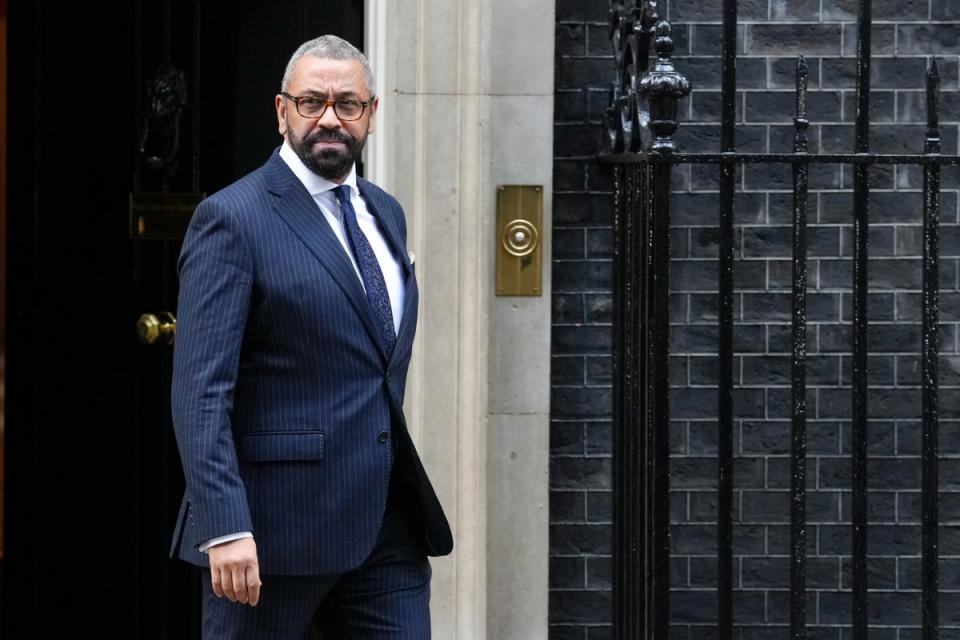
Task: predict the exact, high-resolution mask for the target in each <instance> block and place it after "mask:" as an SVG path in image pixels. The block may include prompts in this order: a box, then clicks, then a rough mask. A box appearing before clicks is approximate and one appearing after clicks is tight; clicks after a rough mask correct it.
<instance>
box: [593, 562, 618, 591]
mask: <svg viewBox="0 0 960 640" xmlns="http://www.w3.org/2000/svg"><path fill="white" fill-rule="evenodd" d="M612 586H613V563H612V562H611V560H610V558H589V559H588V560H587V588H588V589H610V588H611V587H612Z"/></svg>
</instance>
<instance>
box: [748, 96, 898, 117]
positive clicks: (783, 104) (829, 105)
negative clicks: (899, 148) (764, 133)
mask: <svg viewBox="0 0 960 640" xmlns="http://www.w3.org/2000/svg"><path fill="white" fill-rule="evenodd" d="M796 100H797V99H796V95H795V94H794V92H792V91H791V92H783V91H748V92H747V93H746V104H747V106H746V111H745V112H744V117H745V119H746V121H747V122H750V123H755V122H781V123H783V122H786V123H792V122H793V118H794V116H795V115H796ZM892 105H893V103H892V100H891V103H890V119H891V120H892V119H893V106H892ZM807 114H808V117H809V119H810V120H811V121H828V122H836V121H837V120H839V119H840V116H841V113H840V93H839V92H837V91H811V92H809V93H808V94H807Z"/></svg>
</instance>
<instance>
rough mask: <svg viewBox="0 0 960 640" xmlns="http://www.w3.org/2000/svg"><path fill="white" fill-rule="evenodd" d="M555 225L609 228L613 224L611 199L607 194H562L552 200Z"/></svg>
mask: <svg viewBox="0 0 960 640" xmlns="http://www.w3.org/2000/svg"><path fill="white" fill-rule="evenodd" d="M553 222H554V224H555V225H558V226H563V225H569V224H575V225H578V226H580V225H587V226H590V225H596V224H600V225H602V226H610V224H611V223H612V222H613V199H612V197H611V196H609V195H607V194H597V193H564V194H557V195H556V196H554V199H553Z"/></svg>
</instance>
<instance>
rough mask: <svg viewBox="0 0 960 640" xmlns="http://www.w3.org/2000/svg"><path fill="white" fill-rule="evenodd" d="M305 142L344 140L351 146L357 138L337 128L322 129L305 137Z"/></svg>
mask: <svg viewBox="0 0 960 640" xmlns="http://www.w3.org/2000/svg"><path fill="white" fill-rule="evenodd" d="M304 142H305V143H306V144H310V145H312V144H315V143H317V142H342V143H343V144H345V145H347V146H350V145H353V144H354V143H355V142H356V140H354V138H353V136H351V135H350V134H348V133H344V132H343V131H338V130H337V129H320V130H318V131H314V132H313V133H311V134H310V135H308V136H307V137H306V138H305V139H304Z"/></svg>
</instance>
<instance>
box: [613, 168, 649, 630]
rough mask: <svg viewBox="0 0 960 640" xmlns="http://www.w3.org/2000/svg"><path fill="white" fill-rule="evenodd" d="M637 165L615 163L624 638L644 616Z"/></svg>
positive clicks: (617, 518) (619, 619) (618, 515)
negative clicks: (638, 605) (641, 606)
mask: <svg viewBox="0 0 960 640" xmlns="http://www.w3.org/2000/svg"><path fill="white" fill-rule="evenodd" d="M635 178H636V170H635V167H634V166H631V165H616V166H615V167H614V212H615V213H614V237H615V254H614V264H615V278H616V289H615V292H616V293H615V298H614V304H615V305H616V317H617V322H616V326H615V329H614V331H615V335H614V338H615V340H616V343H615V345H616V346H615V349H614V367H615V376H616V377H615V381H616V383H615V384H614V398H615V400H614V424H615V425H616V428H615V430H614V438H615V441H616V442H615V449H614V451H615V452H616V457H615V460H614V464H615V466H616V470H615V478H616V481H615V482H616V486H615V491H616V495H617V508H616V509H615V510H614V523H615V526H614V530H615V531H614V536H615V544H616V553H617V562H616V563H615V569H614V570H615V573H616V580H617V585H618V589H617V591H616V594H617V602H616V611H617V615H616V618H615V621H614V624H615V626H616V628H617V632H618V634H619V635H618V636H617V637H621V638H629V637H638V636H637V631H638V625H639V624H640V622H641V620H642V613H643V612H642V608H640V607H637V606H636V602H638V601H642V597H643V581H642V579H641V577H642V576H643V575H645V572H644V566H643V551H644V540H643V537H644V531H643V529H642V526H643V523H642V515H643V514H642V513H638V512H639V511H640V510H642V504H643V495H642V491H643V484H644V483H643V478H642V475H641V474H642V471H643V466H642V465H640V464H638V461H639V460H640V459H642V452H641V451H640V449H641V447H642V437H643V413H644V411H643V409H644V407H643V400H642V398H641V397H640V396H639V395H638V392H639V391H640V390H641V389H642V387H641V386H640V384H641V378H642V376H643V369H642V361H641V360H640V357H638V356H639V353H642V350H639V347H640V345H639V344H638V339H639V336H640V334H641V328H640V326H639V322H640V313H641V308H640V300H639V299H638V294H639V291H641V290H642V289H640V288H639V287H638V284H639V282H638V278H642V270H643V265H642V263H641V262H640V261H638V259H637V258H638V256H637V252H636V249H637V247H638V243H637V241H636V235H637V225H638V224H640V222H641V221H640V219H639V216H637V215H636V212H637V211H636V209H637V206H636V205H637V200H638V198H637V196H638V193H637V189H638V185H637V183H636V179H635Z"/></svg>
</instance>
